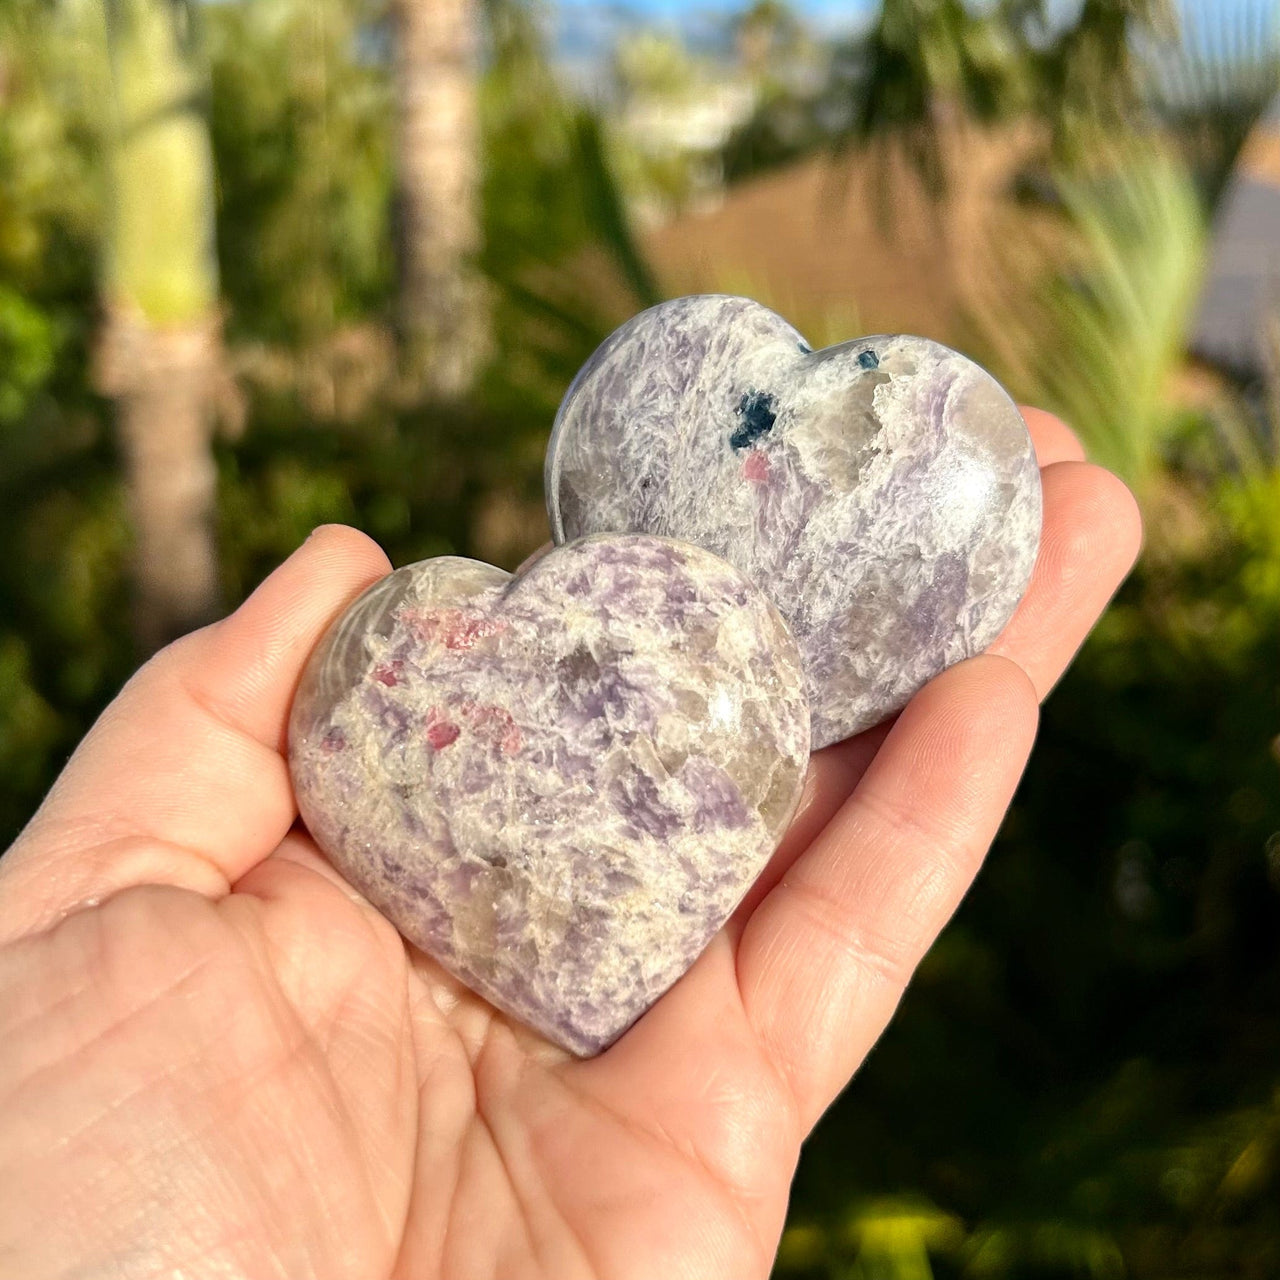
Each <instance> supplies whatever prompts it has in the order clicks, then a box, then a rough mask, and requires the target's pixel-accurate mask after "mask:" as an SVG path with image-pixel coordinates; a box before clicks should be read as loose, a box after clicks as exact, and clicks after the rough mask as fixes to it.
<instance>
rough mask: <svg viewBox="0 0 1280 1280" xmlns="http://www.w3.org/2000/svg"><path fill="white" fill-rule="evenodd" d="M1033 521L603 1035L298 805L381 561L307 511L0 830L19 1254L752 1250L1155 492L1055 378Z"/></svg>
mask: <svg viewBox="0 0 1280 1280" xmlns="http://www.w3.org/2000/svg"><path fill="white" fill-rule="evenodd" d="M1029 419H1030V422H1031V426H1032V429H1033V434H1034V435H1035V438H1036V446H1037V450H1038V451H1039V454H1040V458H1041V463H1042V465H1043V466H1044V494H1045V521H1046V522H1045V536H1044V544H1043V549H1042V552H1041V555H1040V560H1039V563H1038V566H1037V569H1036V574H1035V579H1034V581H1033V584H1032V587H1031V590H1030V593H1029V594H1028V596H1027V599H1026V601H1025V602H1024V604H1023V606H1022V608H1021V609H1020V610H1019V612H1018V614H1017V616H1016V617H1015V618H1014V620H1013V621H1012V622H1011V623H1010V625H1009V627H1008V629H1007V630H1006V632H1005V634H1004V636H1003V637H1002V638H1001V640H1000V641H999V643H998V644H997V645H996V646H995V648H994V649H993V651H992V652H991V654H989V655H986V656H983V657H980V658H975V659H973V660H972V661H969V662H965V663H962V664H961V665H959V666H957V667H955V668H953V669H952V670H950V671H948V672H946V673H945V674H944V675H942V676H940V677H938V679H936V680H934V681H933V682H932V683H931V684H930V685H929V686H928V687H927V688H925V689H924V690H922V691H921V693H920V694H919V695H918V696H917V697H916V698H915V699H914V700H913V701H912V703H911V704H910V706H908V707H907V709H906V710H905V711H904V712H903V713H902V715H901V716H900V717H899V718H898V720H897V721H896V723H894V724H893V725H892V726H891V727H888V726H886V727H882V728H879V729H876V730H873V731H872V732H870V733H867V734H864V735H863V736H862V737H860V738H857V739H854V740H852V741H850V742H847V743H842V744H840V745H839V746H836V747H833V748H830V749H829V750H827V751H824V752H822V753H820V754H819V755H818V756H816V757H815V758H814V760H813V764H812V767H811V769H810V774H809V778H808V782H807V787H806V791H805V798H804V800H803V802H802V805H801V809H800V812H799V814H798V816H797V818H796V820H795V822H794V824H793V826H792V828H791V830H790V832H789V834H788V836H787V838H786V841H785V843H784V844H783V846H782V848H781V849H780V850H779V851H778V853H777V855H776V856H775V857H774V859H773V861H772V862H771V864H770V866H769V868H768V870H767V872H766V873H765V875H764V876H763V877H762V879H761V880H760V882H759V884H758V885H757V886H756V887H755V888H754V890H753V891H752V893H751V895H750V897H749V899H748V900H747V901H746V902H745V903H744V904H743V906H742V908H741V909H740V910H739V911H738V912H737V914H736V915H735V916H734V918H733V920H732V921H731V922H730V924H729V925H728V926H727V927H726V928H725V929H724V930H723V931H722V932H721V934H720V935H719V936H718V937H717V938H716V939H715V940H714V941H713V943H712V944H711V946H710V947H709V948H708V950H707V951H706V952H705V953H704V954H703V956H702V957H701V958H700V959H699V961H698V962H697V964H696V965H695V966H694V967H693V969H692V970H691V971H690V972H689V973H688V974H687V975H686V976H685V977H684V978H683V979H682V980H681V981H680V982H679V983H677V984H676V986H675V987H674V988H673V989H672V990H671V991H670V992H669V993H668V994H667V995H666V996H665V997H664V998H663V999H662V1000H661V1001H659V1002H658V1004H657V1005H656V1006H655V1007H654V1008H653V1009H652V1010H651V1011H650V1012H649V1013H648V1014H647V1015H646V1016H645V1017H644V1018H643V1019H641V1021H640V1022H639V1023H638V1024H637V1025H636V1026H635V1027H634V1028H632V1030H631V1031H630V1032H628V1033H627V1034H626V1035H625V1036H624V1037H623V1038H622V1039H621V1040H620V1041H619V1042H618V1043H617V1044H616V1045H615V1046H614V1047H613V1048H612V1049H610V1050H609V1051H608V1052H607V1053H605V1054H603V1055H602V1056H601V1057H599V1058H597V1059H595V1060H593V1061H588V1062H580V1061H575V1060H572V1059H569V1058H566V1056H565V1055H564V1054H562V1053H561V1052H559V1051H558V1050H556V1049H554V1048H552V1047H551V1046H549V1045H548V1044H546V1043H545V1042H544V1041H542V1040H540V1039H539V1038H538V1037H537V1036H535V1035H534V1034H533V1033H531V1032H528V1031H526V1030H524V1029H523V1028H521V1027H518V1026H514V1025H512V1024H510V1023H508V1022H507V1021H506V1020H505V1019H503V1018H502V1017H501V1016H500V1015H498V1014H496V1013H494V1011H493V1010H492V1009H490V1008H489V1007H488V1006H487V1005H485V1004H484V1003H483V1002H482V1001H480V1000H479V999H478V998H476V997H475V996H473V995H471V994H470V993H469V992H467V991H466V990H465V989H463V988H461V987H460V986H459V985H458V984H457V983H455V982H454V981H452V980H451V979H450V978H449V977H447V976H446V975H445V974H443V973H442V972H441V971H440V970H439V969H438V968H437V967H436V966H435V965H434V964H433V963H432V962H431V961H430V960H428V959H427V958H426V957H425V956H423V955H422V954H421V953H419V952H416V951H414V950H412V949H411V948H407V947H406V946H405V945H404V943H403V942H402V941H401V940H400V938H399V937H398V935H397V934H396V932H395V930H394V929H392V927H391V926H390V925H389V924H388V923H387V922H386V921H385V920H383V919H382V918H381V916H379V915H378V914H377V913H376V912H375V911H374V910H373V909H372V907H370V906H369V905H368V904H367V903H365V902H364V901H362V900H361V899H360V898H359V897H358V896H357V895H356V894H355V893H354V892H353V891H352V890H351V889H350V888H349V887H348V886H347V885H346V884H345V883H344V882H343V881H342V880H341V879H340V878H339V877H338V876H337V875H336V874H335V873H334V872H333V871H332V869H330V868H329V866H328V865H327V864H326V862H325V861H324V859H323V858H322V857H321V856H320V854H319V853H318V851H317V850H316V848H315V846H314V845H313V844H312V843H311V841H310V840H309V839H308V838H307V836H306V835H305V833H304V832H303V831H301V830H300V829H298V828H297V827H296V826H295V825H294V824H295V820H296V810H295V808H294V803H293V796H292V793H291V790H290V786H289V776H288V772H287V770H286V767H285V761H284V756H283V751H284V733H285V721H286V717H287V715H288V709H289V701H290V698H291V696H292V693H293V689H294V685H295V683H296V681H297V678H298V675H299V671H300V669H301V666H302V664H303V662H304V661H305V659H306V657H307V655H308V653H309V652H310V650H311V648H312V646H313V645H314V644H315V643H316V641H317V640H318V639H319V637H320V635H321V634H322V632H323V631H324V629H325V627H326V626H327V624H328V623H329V622H330V621H331V620H332V619H333V618H334V616H335V615H336V614H337V613H338V612H340V611H341V610H342V608H343V607H344V606H345V605H346V604H347V603H348V602H349V601H350V600H351V598H352V597H353V596H354V595H355V594H356V593H357V592H359V591H360V590H361V589H363V588H364V587H365V586H367V585H368V584H369V583H370V582H372V581H373V580H374V579H376V578H378V577H379V576H381V575H382V574H383V573H385V572H386V571H387V568H388V566H387V562H386V560H385V559H384V557H383V556H382V554H381V552H380V551H378V550H377V548H376V547H375V546H374V545H373V544H372V543H371V542H369V541H368V540H367V539H365V538H364V537H362V536H361V535H360V534H357V533H355V532H353V531H352V530H349V529H341V528H326V529H323V530H320V531H319V532H317V533H316V534H315V535H314V536H313V537H312V538H311V539H310V540H309V541H308V542H307V544H306V545H305V546H304V547H303V548H302V549H301V550H300V551H299V552H298V553H297V554H296V555H294V556H293V557H292V558H291V559H290V560H289V561H288V562H287V563H285V564H284V565H283V566H282V567H281V568H280V569H278V570H277V571H276V572H275V573H274V574H273V575H272V576H271V577H270V578H268V579H267V581H266V582H265V583H263V585H262V586H261V587H260V588H259V589H258V591H257V592H256V593H255V594H254V595H253V596H252V597H251V598H250V599H249V600H248V601H247V603H246V604H245V605H244V606H243V607H242V608H241V609H240V610H238V611H237V612H236V613H235V614H233V615H232V616H231V617H229V618H227V619H226V620H225V621H223V622H220V623H217V624H216V625H214V626H212V627H208V628H206V629H205V630H203V631H200V632H197V633H195V634H193V635H191V636H188V637H186V638H185V639H183V640H181V641H179V642H178V643H177V644H175V645H173V646H172V647H170V648H169V649H167V650H165V651H164V652H162V653H161V654H159V655H158V656H157V657H156V658H154V659H153V660H152V661H151V662H149V663H148V664H147V665H146V666H145V667H144V668H143V669H142V670H141V671H140V672H139V673H138V674H137V675H136V676H135V677H134V679H133V680H132V681H131V682H130V683H129V685H128V686H127V687H126V688H125V690H124V692H123V693H121V695H120V697H119V698H118V699H117V700H116V701H115V702H114V703H113V704H112V705H111V707H109V708H108V710H107V711H106V713H105V714H104V715H103V716H102V718H101V720H100V721H99V722H98V724H97V725H96V726H95V727H94V729H93V730H92V732H91V733H90V734H89V735H88V737H87V738H86V739H85V741H84V743H83V744H82V745H81V747H80V749H79V750H78V751H77V752H76V754H75V756H74V757H73V759H72V760H71V762H70V764H69V765H68V766H67V769H66V771H65V773H64V774H63V775H62V777H61V778H60V779H59V781H58V783H57V785H56V786H55V787H54V789H53V791H52V793H51V794H50V795H49V797H48V799H47V800H46V802H45V804H44V806H43V808H42V809H41V810H40V812H39V813H38V814H37V816H36V817H35V819H34V820H33V821H32V823H31V825H30V826H29V827H28V829H27V830H26V831H25V832H24V833H23V835H22V837H21V838H20V839H19V841H18V843H17V844H16V845H15V846H14V848H13V849H12V851H11V852H10V853H9V854H8V855H7V856H6V857H5V858H4V859H3V860H2V861H0V1275H3V1276H5V1277H10V1276H12V1277H15V1278H16V1277H21V1280H44V1278H46V1277H54V1276H58V1277H69V1276H76V1277H86V1278H87V1277H94V1278H95V1280H96V1278H97V1277H112V1278H113V1280H116V1278H118V1280H139V1278H142V1277H147V1278H150V1277H157V1278H158V1277H178V1276H181V1277H184V1278H187V1277H204V1276H210V1277H213V1276H217V1277H227V1276H244V1277H248V1278H249V1280H269V1278H273V1277H283V1278H285V1280H306V1278H307V1277H333V1278H335V1280H336V1278H339V1277H350V1280H378V1278H380V1277H392V1276H394V1277H404V1278H405V1280H435V1278H437V1277H449V1278H451V1280H489V1278H490V1277H493V1278H495V1280H521V1278H523V1277H546V1278H547V1280H577V1278H578V1277H594V1278H596V1280H624V1278H627V1280H632V1278H635V1280H653V1277H658V1276H660V1277H662V1278H663V1280H680V1278H683V1277H688V1278H689V1280H713V1278H723V1280H748V1278H750V1277H764V1276H766V1275H767V1274H768V1273H769V1270H770V1267H771V1263H772V1259H773V1255H774V1250H775V1248H776V1245H777V1241H778V1237H779V1233H780V1232H781V1229H782V1225H783V1219H784V1215H785V1211H786V1204H787V1192H788V1187H789V1184H790V1180H791V1177H792V1173H793V1171H794V1168H795V1163H796V1158H797V1154H798V1151H799V1147H800V1143H801V1141H802V1139H803V1138H804V1136H805V1135H806V1134H807V1133H808V1131H809V1130H810V1128H811V1127H812V1126H813V1124H814V1123H815V1122H816V1121H817V1119H818V1117H819V1116H820V1115H821V1114H822V1112H823V1109H824V1108H825V1107H826V1106H827V1105H828V1104H829V1103H830V1102H831V1100H832V1099H833V1098H834V1097H835V1095H836V1094H837V1093H838V1092H839V1091H840V1090H841V1089H842V1088H843V1087H844V1086H845V1084H846V1083H847V1082H848V1080H849V1077H850V1076H851V1075H852V1073H853V1072H854V1071H855V1070H856V1069H857V1067H858V1065H859V1063H861V1061H862V1059H863V1058H864V1056H865V1055H866V1053H867V1051H868V1050H869V1049H870V1048H871V1046H872V1044H873V1043H874V1042H875V1040H876V1037H877V1036H878V1035H879V1034H880V1032H881V1031H882V1030H883V1029H884V1026H885V1024H886V1023H887V1022H888V1020H889V1018H890V1016H891V1015H892V1013H893V1010H894V1007H895V1005H896V1004H897V1003H898V1000H899V999H900V998H901V996H902V993H903V990H904V988H905V986H906V984H907V981H908V979H909V978H910V976H911V973H912V971H913V969H914V968H915V966H916V964H917V963H918V962H919V960H920V958H921V957H922V956H923V954H924V952H925V950H926V949H927V948H928V946H929V945H930V943H931V942H932V941H933V939H934V938H935V937H936V936H937V934H938V932H939V930H940V929H941V928H942V926H943V924H944V923H945V922H946V920H947V919H948V917H949V916H950V915H951V913H952V911H953V910H954V909H955V907H956V904H957V903H958V902H959V900H960V898H961V896H962V895H963V893H964V892H965V890H966V888H967V887H968V885H969V883H970V881H971V880H972V878H973V876H974V874H975V872H976V871H977V869H978V865H979V863H980V862H981V860H982V858H983V855H984V853H985V851H986V849H987V846H988V845H989V843H990V841H991V839H992V837H993V836H994V835H995V833H996V829H997V827H998V826H999V823H1000V820H1001V817H1002V815H1003V813H1004V810H1005V807H1006V806H1007V804H1008V802H1009V799H1010V796H1011V795H1012V793H1013V789H1014V786H1015V784H1016V783H1017V781H1018V777H1019V775H1020V773H1021V772H1022V769H1023V766H1024V765H1025V763H1026V759H1027V754H1028V752H1029V750H1030V747H1031V741H1032V737H1033V735H1034V733H1035V727H1036V716H1037V712H1036V703H1037V699H1038V698H1039V697H1043V695H1044V694H1045V693H1046V692H1047V691H1048V690H1049V688H1050V686H1051V685H1052V684H1053V683H1054V681H1055V680H1056V679H1057V677H1058V675H1059V674H1060V673H1061V671H1062V669H1063V667H1064V666H1065V665H1066V663H1067V662H1068V661H1069V659H1070V657H1071V656H1072V654H1073V652H1074V651H1075V649H1076V648H1077V647H1078V645H1079V644H1080V643H1081V641H1082V640H1083V638H1084V636H1085V634H1086V632H1087V631H1088V629H1089V627H1090V626H1091V625H1092V623H1093V621H1094V620H1095V619H1096V618H1097V616H1098V614H1099V613H1100V611H1101V610H1102V608H1103V607H1104V605H1105V603H1106V601H1107V599H1108V598H1109V597H1110V595H1111V593H1112V592H1113V590H1114V589H1115V587H1116V585H1117V584H1118V583H1119V582H1120V580H1121V578H1122V577H1123V575H1124V574H1125V572H1126V571H1127V570H1128V569H1129V567H1130V564H1131V563H1132V560H1133V558H1134V556H1135V554H1136V551H1137V547H1138V541H1139V526H1138V517H1137V513H1136V510H1135V507H1134V504H1133V501H1132V499H1131V498H1130V496H1129V495H1128V493H1127V491H1126V490H1125V489H1124V488H1123V486H1122V485H1120V483H1119V482H1118V481H1116V480H1115V479H1114V478H1113V477H1111V476H1109V475H1107V474H1106V473H1105V472H1102V471H1099V470H1098V469H1097V468H1094V467H1091V466H1089V465H1087V464H1085V463H1084V462H1083V461H1081V460H1080V459H1081V457H1082V455H1081V452H1080V449H1079V445H1078V444H1077V443H1076V441H1075V440H1074V438H1073V437H1072V436H1071V435H1070V433H1069V432H1068V431H1067V430H1066V429H1065V428H1064V427H1063V426H1062V425H1061V424H1059V423H1057V422H1056V421H1055V420H1053V419H1051V418H1049V417H1047V415H1042V414H1034V413H1032V414H1030V415H1029Z"/></svg>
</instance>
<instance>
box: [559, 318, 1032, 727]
mask: <svg viewBox="0 0 1280 1280" xmlns="http://www.w3.org/2000/svg"><path fill="white" fill-rule="evenodd" d="M546 490H547V504H548V509H549V512H550V516H551V525H552V531H553V534H554V536H555V539H556V541H557V542H562V541H565V540H569V539H573V538H577V537H581V536H582V535H584V534H592V533H600V532H604V531H617V532H628V531H629V532H644V533H652V534H659V535H664V536H668V537H673V538H680V539H683V540H685V541H687V542H693V543H697V544H698V545H700V546H703V547H706V548H707V549H708V550H710V551H713V552H715V553H716V554H717V555H720V556H723V557H724V558H725V559H726V560H729V561H731V562H732V563H733V564H735V565H736V566H737V567H738V568H739V569H741V570H742V571H743V573H745V574H746V575H747V576H748V577H749V578H751V579H752V580H753V581H754V582H757V583H759V584H760V585H761V586H762V587H763V588H764V589H765V590H766V591H767V592H768V593H769V596H770V598H771V599H772V600H773V602H774V603H775V604H776V605H777V606H778V609H779V610H780V612H781V613H782V615H783V617H784V618H785V619H786V621H787V622H788V624H789V625H790V627H791V629H792V631H793V632H794V633H795V635H796V638H797V640H798V641H799V644H800V650H801V653H802V656H803V659H804V665H805V672H806V676H807V685H808V693H809V702H810V709H811V712H812V717H813V746H814V747H815V748H818V747H823V746H826V745H828V744H829V743H832V742H836V741H839V740H840V739H842V738H846V737H849V736H850V735H852V734H854V733H857V732H859V731H860V730H862V729H866V728H868V727H870V726H871V725H873V724H876V723H877V722H878V721H880V720H883V719H884V718H885V717H886V716H888V715H890V714H892V713H893V712H895V711H897V710H899V709H900V708H901V707H903V706H904V705H905V704H906V702H907V700H908V699H909V698H910V697H911V695H912V694H914V693H915V692H916V691H917V690H918V689H919V688H920V687H921V686H922V685H923V684H924V683H925V682H926V681H927V680H929V679H931V678H932V677H933V676H935V675H937V674H938V673H939V672H940V671H942V670H944V669H945V668H946V667H949V666H951V665H952V664H953V663H956V662H959V661H960V660H961V659H963V658H967V657H971V656H973V655H974V654H976V653H979V652H981V651H982V650H983V649H985V648H986V647H987V646H988V645H989V644H990V643H991V642H992V641H993V640H994V639H995V638H996V636H997V635H998V634H999V633H1000V631H1001V630H1002V629H1003V627H1004V625H1005V624H1006V623H1007V622H1008V620H1009V618H1010V617H1011V616H1012V614H1013V611H1014V608H1015V607H1016V606H1017V604H1018V601H1019V600H1020V599H1021V598H1022V595H1023V593H1024V592H1025V590H1026V587H1027V584H1028V582H1029V580H1030V577H1031V571H1032V568H1033V567H1034V564H1035V558H1036V553H1037V550H1038V547H1039V538H1040V518H1041V492H1040V476H1039V471H1038V468H1037V465H1036V459H1035V452H1034V449H1033V447H1032V444H1031V439H1030V437H1029V435H1028V433H1027V430H1026V425H1025V423H1024V422H1023V420H1022V416H1021V414H1020V413H1019V412H1018V409H1017V406H1016V405H1015V404H1014V403H1013V401H1012V400H1011V399H1010V397H1009V395H1008V393H1007V392H1006V391H1005V390H1004V389H1003V388H1002V387H1001V386H1000V384H999V383H998V382H997V381H996V380H995V379H994V378H993V377H992V376H991V375H990V374H989V373H987V372H986V370H984V369H982V368H981V367H980V366H979V365H977V364H975V363H974V362H973V361H972V360H969V359H967V358H966V357H964V356H962V355H960V354H959V353H958V352H955V351H952V350H950V349H949V348H947V347H944V346H941V345H939V344H938V343H936V342H931V341H929V340H928V339H925V338H915V337H909V336H903V335H897V336H881V337H871V338H861V339H857V340H855V341H852V342H846V343H843V344H841V345H839V346H834V347H828V348H826V349H824V350H821V351H814V350H812V349H811V348H810V347H809V345H808V344H807V343H806V342H805V340H804V339H803V338H802V337H801V335H800V334H799V333H798V332H797V331H796V330H795V329H794V328H792V326H791V325H790V324H788V323H787V322H786V321H785V320H784V319H782V317H781V316H778V315H776V314H775V313H774V312H772V311H770V310H768V308H766V307H763V306H761V305H760V304H759V303H757V302H753V301H751V300H750V299H748V298H736V297H728V296H721V295H698V296H694V297H688V298H677V299H675V300H673V301H671V302H667V303H663V304H661V305H659V306H657V307H653V308H650V309H649V310H648V311H644V312H642V313H641V314H640V315H638V316H635V317H634V318H633V319H631V320H630V321H628V322H627V323H626V324H624V325H623V326H622V327H621V328H620V329H618V330H617V331H616V332H615V333H614V334H613V335H612V336H611V337H609V338H607V339H606V340H605V342H604V343H603V344H602V345H601V346H600V348H599V349H598V350H597V351H596V352H595V354H594V355H593V356H592V357H591V358H590V360H588V362H587V363H586V364H585V365H584V366H583V368H582V370H581V372H580V373H579V374H578V376H577V378H576V379H575V381H574V383H573V385H572V386H571V387H570V388H569V391H568V393H567V394H566V396H565V398H564V401H563V403H562V404H561V406H560V412H559V414H558V415H557V418H556V425H555V428H554V431H553V433H552V438H551V443H550V445H549V447H548V451H547V464H546Z"/></svg>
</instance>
